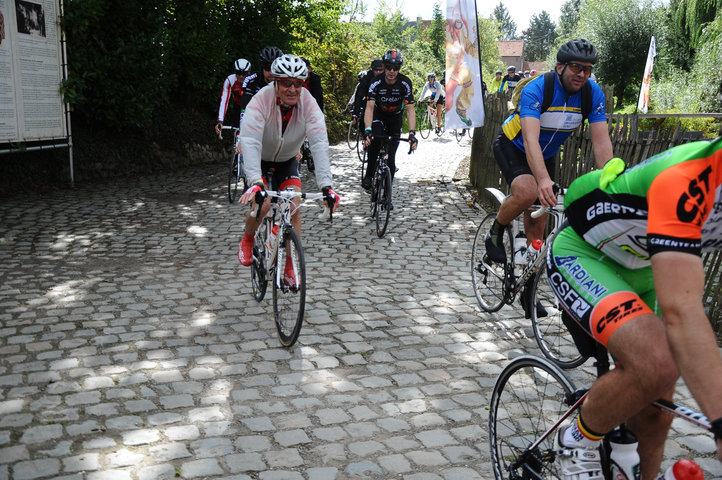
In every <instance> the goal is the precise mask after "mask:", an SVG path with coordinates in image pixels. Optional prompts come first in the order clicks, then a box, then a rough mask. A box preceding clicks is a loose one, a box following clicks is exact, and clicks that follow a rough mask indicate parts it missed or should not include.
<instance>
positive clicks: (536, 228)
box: [524, 210, 548, 245]
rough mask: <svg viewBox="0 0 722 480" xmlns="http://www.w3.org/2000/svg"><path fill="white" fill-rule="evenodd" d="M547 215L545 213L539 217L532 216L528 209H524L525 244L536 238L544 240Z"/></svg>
mask: <svg viewBox="0 0 722 480" xmlns="http://www.w3.org/2000/svg"><path fill="white" fill-rule="evenodd" d="M547 217H548V215H547V214H546V213H545V214H543V215H542V216H541V217H539V218H532V216H531V212H529V210H526V211H524V232H525V233H526V243H527V245H529V244H530V243H531V242H532V241H533V240H536V239H539V240H542V241H543V240H544V229H545V228H546V222H547Z"/></svg>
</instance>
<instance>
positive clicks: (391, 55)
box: [384, 48, 404, 67]
mask: <svg viewBox="0 0 722 480" xmlns="http://www.w3.org/2000/svg"><path fill="white" fill-rule="evenodd" d="M403 64H404V58H403V57H402V56H401V52H399V51H398V50H396V49H395V48H394V49H391V50H387V51H386V53H385V54H384V66H386V65H397V66H399V67H400V66H401V65H403Z"/></svg>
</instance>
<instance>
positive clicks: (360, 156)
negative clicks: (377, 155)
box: [359, 142, 369, 180]
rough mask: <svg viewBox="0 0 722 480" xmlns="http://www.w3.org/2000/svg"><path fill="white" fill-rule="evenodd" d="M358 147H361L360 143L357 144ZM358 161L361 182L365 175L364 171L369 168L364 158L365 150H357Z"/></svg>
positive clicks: (366, 158)
mask: <svg viewBox="0 0 722 480" xmlns="http://www.w3.org/2000/svg"><path fill="white" fill-rule="evenodd" d="M359 145H361V142H359ZM359 148H361V147H359ZM359 160H361V180H363V179H364V175H366V169H367V168H368V166H369V161H368V157H367V156H366V149H365V148H361V149H360V150H359Z"/></svg>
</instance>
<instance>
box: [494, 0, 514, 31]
mask: <svg viewBox="0 0 722 480" xmlns="http://www.w3.org/2000/svg"><path fill="white" fill-rule="evenodd" d="M492 16H493V18H494V19H495V20H496V21H497V22H499V33H500V34H501V35H500V36H499V37H497V40H516V39H517V36H516V22H514V20H512V19H511V14H510V13H509V10H507V9H506V7H505V6H504V4H503V3H502V2H499V5H497V6H496V7H494V11H493V13H492Z"/></svg>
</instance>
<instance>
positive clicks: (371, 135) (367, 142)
mask: <svg viewBox="0 0 722 480" xmlns="http://www.w3.org/2000/svg"><path fill="white" fill-rule="evenodd" d="M364 136H365V137H366V140H364V145H366V146H367V147H368V146H369V145H371V142H373V141H374V133H373V131H372V130H371V127H366V131H364Z"/></svg>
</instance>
